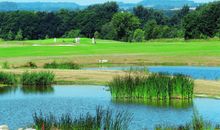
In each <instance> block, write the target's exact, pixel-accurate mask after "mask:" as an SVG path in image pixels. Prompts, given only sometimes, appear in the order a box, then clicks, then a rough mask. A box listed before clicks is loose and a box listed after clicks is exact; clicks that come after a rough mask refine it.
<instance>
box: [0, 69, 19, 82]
mask: <svg viewBox="0 0 220 130" xmlns="http://www.w3.org/2000/svg"><path fill="white" fill-rule="evenodd" d="M16 83H17V79H16V76H15V75H14V74H12V73H6V72H0V84H4V85H14V84H16Z"/></svg>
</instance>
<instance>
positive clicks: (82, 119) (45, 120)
mask: <svg viewBox="0 0 220 130" xmlns="http://www.w3.org/2000/svg"><path fill="white" fill-rule="evenodd" d="M33 119H34V126H35V127H36V128H40V129H41V128H43V129H45V130H50V129H52V128H54V129H59V130H101V129H103V130H126V129H128V125H129V122H130V121H131V114H129V113H127V112H124V111H119V112H113V111H112V110H110V109H107V110H104V109H103V108H102V107H97V109H96V113H95V115H93V114H90V113H87V114H86V115H80V116H79V117H76V118H73V117H72V116H71V115H70V114H65V115H62V116H61V117H60V118H59V119H57V118H56V117H55V116H54V115H52V114H50V115H48V116H43V114H42V113H41V114H36V113H35V114H34V115H33Z"/></svg>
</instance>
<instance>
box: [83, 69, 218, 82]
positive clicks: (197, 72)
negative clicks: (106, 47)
mask: <svg viewBox="0 0 220 130" xmlns="http://www.w3.org/2000/svg"><path fill="white" fill-rule="evenodd" d="M131 68H132V69H135V70H136V69H148V70H149V71H150V72H162V73H169V74H175V73H180V74H184V75H188V76H191V77H193V78H194V79H206V80H219V79H220V67H202V66H146V67H143V66H133V67H130V66H129V67H128V66H127V67H100V68H83V69H84V70H130V69H131Z"/></svg>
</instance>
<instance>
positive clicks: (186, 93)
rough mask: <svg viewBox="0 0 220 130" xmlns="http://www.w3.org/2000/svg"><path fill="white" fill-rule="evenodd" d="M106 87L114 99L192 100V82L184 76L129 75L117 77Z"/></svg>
mask: <svg viewBox="0 0 220 130" xmlns="http://www.w3.org/2000/svg"><path fill="white" fill-rule="evenodd" d="M108 86H109V87H110V92H111V95H112V97H113V98H114V99H127V100H132V99H141V100H148V99H158V100H170V99H192V97H193V88H194V82H193V80H192V79H191V78H189V77H187V76H184V75H180V74H178V75H173V76H169V75H166V74H151V75H145V74H138V75H134V74H131V73H129V74H128V75H126V76H117V77H115V78H114V79H113V80H112V81H111V82H109V84H108Z"/></svg>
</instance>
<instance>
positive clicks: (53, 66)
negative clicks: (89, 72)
mask: <svg viewBox="0 0 220 130" xmlns="http://www.w3.org/2000/svg"><path fill="white" fill-rule="evenodd" d="M43 67H44V68H45V69H75V70H76V69H80V66H79V65H78V64H76V63H71V62H66V63H56V62H52V63H46V64H44V66H43Z"/></svg>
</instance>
